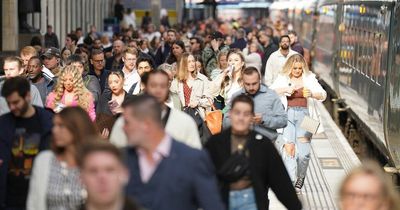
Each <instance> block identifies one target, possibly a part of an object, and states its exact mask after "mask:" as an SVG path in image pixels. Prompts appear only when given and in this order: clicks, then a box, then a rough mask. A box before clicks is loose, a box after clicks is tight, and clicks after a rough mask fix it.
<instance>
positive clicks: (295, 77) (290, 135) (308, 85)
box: [270, 54, 326, 193]
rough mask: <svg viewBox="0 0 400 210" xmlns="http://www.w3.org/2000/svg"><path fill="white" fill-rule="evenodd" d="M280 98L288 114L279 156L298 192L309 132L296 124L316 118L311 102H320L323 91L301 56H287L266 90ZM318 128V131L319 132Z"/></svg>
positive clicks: (307, 158) (301, 179)
mask: <svg viewBox="0 0 400 210" xmlns="http://www.w3.org/2000/svg"><path fill="white" fill-rule="evenodd" d="M270 88H271V89H273V90H275V91H276V92H277V93H278V95H280V96H281V101H282V103H283V105H284V107H285V110H286V111H287V114H288V123H287V126H286V127H285V128H284V129H283V133H282V137H283V138H282V141H283V142H282V143H283V146H282V156H283V159H284V162H285V165H286V167H287V170H288V172H289V175H290V178H291V179H292V182H295V189H296V191H297V192H298V193H301V188H302V187H303V184H304V179H305V177H306V172H307V168H308V163H309V161H310V148H311V137H312V135H313V134H312V133H310V132H308V131H306V130H304V129H303V128H302V127H301V126H300V125H301V123H302V121H303V119H304V118H305V117H306V116H310V117H311V118H313V119H317V120H318V121H319V119H318V114H317V113H316V112H317V110H316V107H315V101H316V100H318V101H324V100H325V98H326V92H325V90H324V89H323V88H322V86H321V85H320V84H319V83H318V80H317V79H316V78H315V74H314V73H312V72H310V71H309V70H308V67H307V63H306V61H305V60H304V58H303V56H301V55H300V54H295V55H292V56H290V57H289V59H288V60H287V61H286V63H285V65H284V66H283V69H282V72H281V73H280V74H279V75H278V77H277V78H276V80H275V81H274V82H273V84H272V85H271V87H270ZM321 129H322V127H321V126H320V127H319V130H318V132H321Z"/></svg>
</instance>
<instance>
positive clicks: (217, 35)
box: [211, 31, 225, 39]
mask: <svg viewBox="0 0 400 210" xmlns="http://www.w3.org/2000/svg"><path fill="white" fill-rule="evenodd" d="M211 37H212V39H224V38H225V36H224V35H223V34H222V33H221V32H219V31H214V32H213V33H212V34H211Z"/></svg>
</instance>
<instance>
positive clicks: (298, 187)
mask: <svg viewBox="0 0 400 210" xmlns="http://www.w3.org/2000/svg"><path fill="white" fill-rule="evenodd" d="M303 185H304V178H297V181H296V184H294V189H295V190H296V193H297V194H300V193H301V188H302V187H303Z"/></svg>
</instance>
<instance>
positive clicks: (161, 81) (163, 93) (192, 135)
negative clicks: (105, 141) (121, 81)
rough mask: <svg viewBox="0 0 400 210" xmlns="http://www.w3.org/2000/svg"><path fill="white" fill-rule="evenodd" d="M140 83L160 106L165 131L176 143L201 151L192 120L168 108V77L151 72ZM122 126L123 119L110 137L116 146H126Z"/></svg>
mask: <svg viewBox="0 0 400 210" xmlns="http://www.w3.org/2000/svg"><path fill="white" fill-rule="evenodd" d="M142 82H143V84H144V86H145V93H147V94H148V95H152V96H154V97H156V98H157V100H158V102H159V103H160V104H161V108H162V117H161V119H162V122H163V125H164V127H165V131H166V132H167V133H168V134H169V135H171V136H172V137H173V138H174V139H176V140H177V141H180V142H182V143H184V144H186V145H188V146H190V147H193V148H197V149H201V142H200V136H199V132H198V129H197V125H196V123H195V122H194V120H193V119H192V118H191V117H190V116H189V115H187V114H186V113H184V112H182V111H181V110H178V109H174V108H171V107H169V106H168V103H169V102H170V101H171V97H170V96H171V95H170V92H169V86H170V83H169V75H168V74H167V73H166V72H165V71H162V70H157V71H154V70H153V71H150V72H147V73H145V74H144V76H143V81H142ZM180 122H184V123H180ZM123 124H124V122H123V119H122V118H120V119H118V120H117V122H116V123H115V125H114V127H113V130H112V132H111V136H110V141H111V142H112V143H113V144H115V145H118V146H125V145H126V144H127V137H126V135H125V134H124V133H123V130H122V127H123Z"/></svg>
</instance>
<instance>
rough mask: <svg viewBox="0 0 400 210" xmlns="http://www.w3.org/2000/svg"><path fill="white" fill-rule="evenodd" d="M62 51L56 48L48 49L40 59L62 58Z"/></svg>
mask: <svg viewBox="0 0 400 210" xmlns="http://www.w3.org/2000/svg"><path fill="white" fill-rule="evenodd" d="M60 54H61V53H60V50H59V49H57V48H55V47H50V48H48V49H47V50H46V51H45V52H44V53H43V54H42V55H41V56H40V57H41V58H42V59H43V58H45V57H46V58H51V57H54V56H55V57H58V58H59V57H61V56H60Z"/></svg>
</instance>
